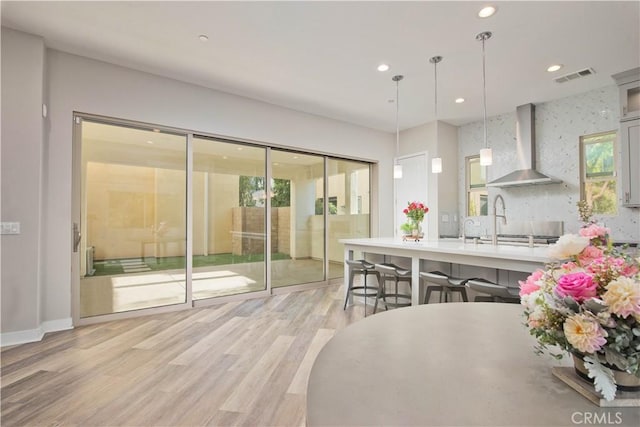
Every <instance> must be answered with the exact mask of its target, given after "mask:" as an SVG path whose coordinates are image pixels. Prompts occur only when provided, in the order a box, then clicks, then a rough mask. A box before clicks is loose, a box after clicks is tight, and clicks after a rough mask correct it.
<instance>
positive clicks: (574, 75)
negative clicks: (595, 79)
mask: <svg viewBox="0 0 640 427" xmlns="http://www.w3.org/2000/svg"><path fill="white" fill-rule="evenodd" d="M595 73H596V72H595V71H593V68H585V69H584V70H580V71H576V72H573V73H569V74H565V75H564V76H560V77H558V78H556V79H554V80H555V81H556V83H564V82H568V81H571V80H575V79H579V78H582V77H587V76H590V75H591V74H595Z"/></svg>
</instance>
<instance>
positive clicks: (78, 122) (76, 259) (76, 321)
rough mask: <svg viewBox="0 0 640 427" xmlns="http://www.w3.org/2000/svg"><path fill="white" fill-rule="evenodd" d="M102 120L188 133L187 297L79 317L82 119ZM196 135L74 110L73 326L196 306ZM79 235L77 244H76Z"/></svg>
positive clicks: (82, 229)
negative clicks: (193, 257) (193, 209)
mask: <svg viewBox="0 0 640 427" xmlns="http://www.w3.org/2000/svg"><path fill="white" fill-rule="evenodd" d="M85 120H86V121H88V122H93V123H102V124H106V125H112V126H121V127H126V128H132V129H142V130H149V131H153V130H154V129H158V130H160V131H165V132H168V133H172V134H177V135H182V136H184V137H185V145H186V147H185V148H186V162H185V163H186V164H185V167H186V170H185V175H186V176H185V185H186V188H185V198H186V203H185V204H186V206H185V209H186V214H187V217H186V221H185V222H186V225H185V227H186V229H185V239H186V240H185V245H186V251H185V256H186V260H185V264H186V265H185V270H184V271H185V287H186V289H185V301H184V302H182V303H176V304H171V305H165V306H158V307H149V308H140V309H134V310H130V311H123V312H118V313H110V314H101V315H96V316H91V317H80V274H81V265H82V264H81V262H82V261H81V260H82V251H81V250H80V248H82V246H83V245H82V242H83V239H84V238H85V236H86V226H87V224H86V221H84V220H83V217H82V216H83V215H85V214H86V212H83V210H82V194H81V192H82V185H81V183H82V169H83V165H82V123H83V121H85ZM192 138H193V135H192V134H190V133H189V132H186V131H184V130H183V129H175V128H171V127H167V126H155V125H149V124H144V123H138V122H134V121H128V120H122V119H116V118H111V117H103V116H97V115H93V114H87V113H81V112H74V113H73V132H72V171H71V173H72V179H71V182H72V184H71V191H72V195H71V202H72V204H71V223H72V224H71V225H72V229H74V231H75V229H76V228H77V230H78V233H79V234H78V235H76V234H75V232H74V234H73V235H72V236H71V251H72V253H71V318H72V321H73V325H74V326H82V325H90V324H94V323H101V322H107V321H110V320H119V319H128V318H132V317H138V316H140V315H144V314H159V313H166V312H171V311H178V310H184V309H186V308H190V307H192V306H193V304H192V302H191V298H192V290H191V276H192V274H191V273H192V262H191V257H190V254H191V253H192V248H191V237H192V219H191V218H190V216H189V213H190V211H191V199H192V197H193V195H192V192H193V190H192V168H191V167H190V165H191V162H192V159H193V149H192ZM76 236H77V239H78V244H76V241H75V240H76Z"/></svg>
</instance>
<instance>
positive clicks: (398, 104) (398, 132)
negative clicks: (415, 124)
mask: <svg viewBox="0 0 640 427" xmlns="http://www.w3.org/2000/svg"><path fill="white" fill-rule="evenodd" d="M399 112H400V79H398V80H396V162H397V161H398V160H397V157H398V156H399V155H400V123H399V119H398V117H399Z"/></svg>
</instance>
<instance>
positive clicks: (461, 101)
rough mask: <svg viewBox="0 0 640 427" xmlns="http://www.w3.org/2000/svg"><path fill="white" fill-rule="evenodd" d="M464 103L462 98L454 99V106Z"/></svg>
mask: <svg viewBox="0 0 640 427" xmlns="http://www.w3.org/2000/svg"><path fill="white" fill-rule="evenodd" d="M463 102H464V98H456V104H462V103H463Z"/></svg>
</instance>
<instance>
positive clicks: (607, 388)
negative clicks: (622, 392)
mask: <svg viewBox="0 0 640 427" xmlns="http://www.w3.org/2000/svg"><path fill="white" fill-rule="evenodd" d="M584 366H585V367H586V368H587V371H588V372H589V373H588V376H589V378H591V379H593V385H594V386H595V389H596V391H598V392H600V393H601V394H602V397H604V398H605V400H607V401H609V402H610V401H612V400H613V399H614V398H615V397H616V383H615V381H614V379H613V372H611V369H609V368H606V367H604V366H602V365H601V364H600V361H599V360H598V357H591V356H585V358H584Z"/></svg>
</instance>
